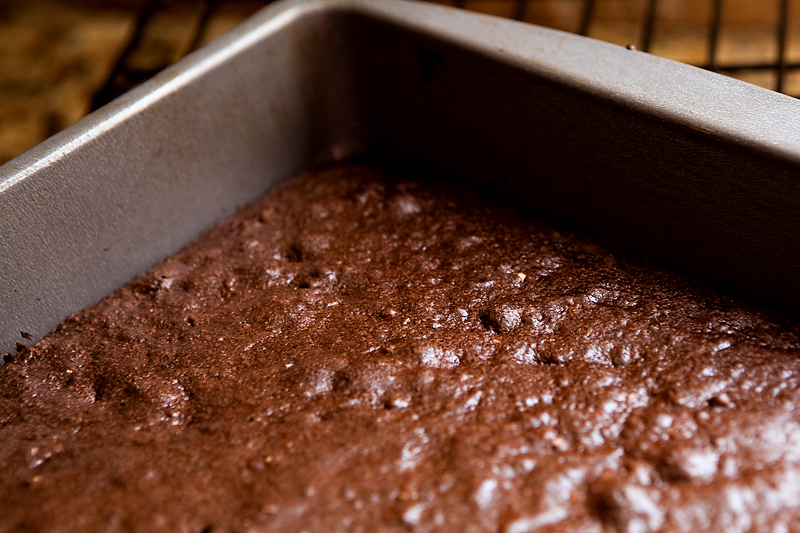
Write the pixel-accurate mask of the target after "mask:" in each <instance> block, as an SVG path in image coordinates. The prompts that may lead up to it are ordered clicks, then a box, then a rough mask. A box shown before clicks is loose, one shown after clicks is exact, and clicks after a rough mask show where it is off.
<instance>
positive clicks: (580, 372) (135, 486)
mask: <svg viewBox="0 0 800 533" xmlns="http://www.w3.org/2000/svg"><path fill="white" fill-rule="evenodd" d="M799 345H800V335H798V329H797V326H796V325H795V324H794V323H792V322H786V321H783V319H780V318H777V317H776V316H773V315H770V314H767V313H765V312H763V311H759V310H755V309H751V308H748V307H746V306H744V305H742V304H739V303H737V302H735V301H733V300H731V299H728V298H727V297H724V296H720V295H718V294H716V293H714V292H712V291H710V290H708V289H706V288H704V287H702V286H700V285H698V284H695V283H692V282H689V281H686V280H683V279H681V278H679V277H677V276H675V275H673V274H671V273H669V272H667V271H666V270H664V269H663V268H661V267H658V266H653V265H651V264H649V263H647V262H645V261H642V260H638V259H631V258H629V257H626V256H625V255H624V254H622V253H620V252H618V251H615V250H613V249H609V248H607V247H604V246H601V245H599V244H597V243H595V242H593V241H592V240H589V239H587V238H584V237H581V236H578V235H575V234H572V233H569V232H566V231H563V230H559V229H558V228H556V227H555V226H553V225H549V224H545V223H541V222H536V221H533V220H530V219H527V218H525V217H522V216H520V215H518V214H515V213H514V212H512V211H509V210H507V209H505V208H502V207H498V206H495V205H493V204H491V203H487V202H485V201H483V200H481V199H479V198H477V197H476V196H475V195H474V194H473V193H471V192H469V191H466V190H462V189H460V188H459V187H457V186H453V185H452V184H444V183H426V182H414V181H410V180H408V179H406V178H403V177H400V176H398V175H395V174H392V173H390V172H387V171H383V170H379V169H375V168H370V167H366V166H360V165H342V166H338V167H332V168H328V169H325V170H321V171H317V172H312V173H306V174H303V175H302V176H300V177H298V178H295V179H293V180H291V181H289V182H287V183H285V184H283V185H281V186H280V187H279V188H278V189H277V190H275V191H273V192H272V193H270V194H269V195H267V196H266V197H264V198H263V199H262V200H259V201H258V202H256V203H255V204H253V205H251V206H249V207H247V208H245V209H244V210H243V211H242V212H241V213H240V214H239V215H237V216H236V217H234V218H232V219H230V220H227V221H224V222H222V223H220V224H219V225H217V226H216V227H214V228H213V229H212V230H210V231H209V232H208V233H207V234H206V235H204V236H202V237H201V238H199V239H198V240H197V241H196V242H194V243H193V244H191V245H190V246H188V247H187V248H186V249H184V250H183V251H181V252H179V253H178V254H176V255H174V256H172V257H171V258H169V259H167V260H165V261H164V262H162V263H161V264H159V265H157V266H156V267H154V268H153V269H151V270H150V271H148V272H146V273H144V274H142V275H141V276H139V277H138V278H136V279H135V280H133V281H132V282H130V283H129V284H127V285H126V286H125V287H123V288H122V289H120V290H119V291H117V292H115V293H114V294H112V295H110V296H108V297H107V298H105V299H104V300H102V301H101V302H99V303H98V304H96V305H94V306H92V307H90V308H89V309H87V310H85V311H83V312H81V313H78V314H77V315H75V316H73V317H71V318H69V319H68V320H67V321H66V322H65V323H64V324H63V325H61V326H60V327H59V328H58V329H57V330H56V331H55V332H53V333H52V334H51V335H50V336H48V337H47V338H46V339H45V340H43V341H41V342H39V343H38V344H36V345H33V346H31V347H28V348H25V349H24V350H23V351H22V352H21V353H20V354H19V355H18V356H17V357H16V358H14V360H13V361H12V362H10V363H9V364H7V365H5V366H4V367H2V368H0V471H2V473H3V475H2V476H0V509H2V512H0V531H17V530H37V531H98V530H104V531H106V530H107V531H157V530H164V531H187V532H193V531H196V532H211V531H304V530H305V531H312V530H314V531H334V530H336V531H405V530H416V531H437V530H441V531H444V530H452V531H456V530H457V531H498V530H499V531H505V532H508V533H521V532H526V531H632V532H633V531H650V530H658V529H663V530H668V531H696V530H698V529H713V530H717V531H721V530H728V531H747V530H775V531H779V530H780V531H790V530H793V528H795V527H796V524H797V523H798V518H800V491H798V490H797V487H798V486H800V462H798V461H800V413H797V412H796V411H795V405H799V404H800V401H798V400H800V398H798V396H800V393H799V392H798V371H800V362H799V361H798V357H797V355H798V346H799Z"/></svg>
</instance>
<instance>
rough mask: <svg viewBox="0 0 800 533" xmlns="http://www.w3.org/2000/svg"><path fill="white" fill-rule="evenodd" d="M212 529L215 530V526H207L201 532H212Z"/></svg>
mask: <svg viewBox="0 0 800 533" xmlns="http://www.w3.org/2000/svg"><path fill="white" fill-rule="evenodd" d="M212 531H214V526H206V527H204V528H203V529H202V530H201V531H200V533H211V532H212Z"/></svg>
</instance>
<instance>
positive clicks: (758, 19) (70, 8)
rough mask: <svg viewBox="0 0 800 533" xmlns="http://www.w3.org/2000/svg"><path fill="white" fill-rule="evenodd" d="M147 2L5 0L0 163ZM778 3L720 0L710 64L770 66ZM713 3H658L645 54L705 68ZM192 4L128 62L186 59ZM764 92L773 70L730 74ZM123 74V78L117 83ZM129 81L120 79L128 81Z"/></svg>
mask: <svg viewBox="0 0 800 533" xmlns="http://www.w3.org/2000/svg"><path fill="white" fill-rule="evenodd" d="M147 1H149V0H111V1H103V0H24V1H22V0H4V1H3V2H2V3H0V67H2V68H0V163H3V162H6V161H8V160H9V159H11V158H13V157H15V156H17V155H19V154H20V153H22V152H24V151H25V150H27V149H29V148H31V147H33V146H34V145H36V144H38V143H39V142H41V141H42V140H44V139H46V138H47V137H49V136H50V135H52V134H54V133H56V132H58V131H60V130H61V129H63V128H65V127H66V126H69V125H70V124H72V123H74V122H75V121H77V120H78V119H80V118H81V117H82V116H84V115H85V114H86V113H87V112H88V111H89V110H90V109H91V106H92V101H93V98H94V97H95V95H96V94H97V93H98V91H100V90H101V88H102V87H103V86H104V85H106V84H107V81H108V78H109V74H110V73H111V71H112V69H113V67H114V65H115V63H116V62H117V60H118V58H119V57H120V54H121V52H122V51H123V49H124V48H125V47H126V45H127V44H128V43H129V41H130V40H131V35H132V33H133V32H134V29H135V27H136V21H137V17H138V16H139V14H140V13H141V10H142V9H143V7H144V6H145V5H146V3H147ZM649 1H651V0H594V2H593V10H592V18H591V23H590V24H589V26H588V28H585V29H586V30H587V33H588V35H589V36H590V37H594V38H597V39H602V40H605V41H610V42H613V43H617V44H620V45H623V46H624V45H628V44H633V45H636V46H639V45H640V43H641V42H642V39H643V31H644V30H643V28H644V20H645V18H646V13H647V8H648V2H649ZM781 1H782V0H767V1H760V0H724V2H723V4H722V11H721V19H720V26H719V41H718V45H717V51H716V62H717V64H718V65H720V66H721V67H724V66H725V65H734V64H742V63H769V62H774V61H776V58H777V56H778V50H779V45H778V40H777V25H778V20H779V9H780V2H781ZM713 2H714V0H660V2H659V3H658V4H657V8H656V12H655V18H654V20H655V24H654V25H653V32H652V36H651V39H650V40H651V42H650V52H651V53H653V54H656V55H660V56H663V57H668V58H671V59H675V60H678V61H684V62H688V63H692V64H696V65H707V64H708V61H709V44H708V37H709V32H710V31H711V30H710V21H711V17H712V12H713ZM265 3H267V2H266V1H265V0H261V1H259V0H228V1H226V2H224V3H222V4H221V7H220V8H219V9H218V10H217V11H216V12H215V13H214V14H213V16H212V17H211V18H210V19H209V21H208V24H207V26H206V29H205V31H204V32H203V34H202V35H201V36H200V42H201V43H203V42H208V41H210V40H212V39H214V38H215V37H217V36H219V35H221V34H222V33H224V32H225V31H227V30H228V29H230V28H231V27H233V26H234V25H235V24H237V23H238V22H240V21H241V20H243V19H244V18H246V17H248V16H249V15H251V14H252V13H254V12H255V11H256V10H258V9H259V8H260V7H262V6H263V5H264V4H265ZM436 3H439V4H447V5H454V4H456V5H459V6H463V7H464V8H466V9H470V10H474V11H480V12H484V13H490V14H493V15H499V16H506V17H512V16H517V17H519V16H521V18H522V19H523V20H525V21H528V22H532V23H535V24H541V25H544V26H549V27H553V28H558V29H562V30H566V31H571V32H578V31H579V30H580V29H581V21H582V17H583V15H584V13H585V9H586V5H587V0H528V1H527V2H524V5H521V4H520V2H519V0H516V1H515V0H466V1H458V0H437V1H436ZM202 12H203V3H202V2H201V1H200V0H173V1H172V2H171V3H170V6H169V7H168V8H166V9H163V10H160V11H159V12H158V13H157V14H156V15H155V16H154V17H153V18H152V19H151V20H150V22H149V23H148V24H147V26H146V30H145V33H144V35H143V36H142V39H141V41H140V45H139V46H138V47H137V48H136V49H135V50H134V51H133V53H131V54H130V56H129V57H128V61H127V66H128V67H130V68H132V69H133V70H135V71H137V72H144V73H147V72H155V71H157V70H159V69H160V68H163V67H164V66H167V65H169V64H171V63H173V62H174V61H176V60H178V59H180V58H181V57H182V56H183V55H185V54H186V53H187V52H188V51H189V48H191V46H192V41H193V39H194V38H195V34H196V33H197V32H196V30H197V28H198V24H199V22H200V19H201V16H202ZM788 13H789V24H788V27H787V40H786V49H785V58H786V60H787V62H789V63H792V62H800V0H789V3H788ZM730 74H731V75H735V76H736V77H739V78H741V79H744V80H745V81H748V82H751V83H755V84H757V85H761V86H763V87H767V88H775V86H776V71H775V70H743V71H734V72H730ZM123 81H125V80H123ZM127 81H130V80H127ZM783 90H784V92H786V93H788V94H796V95H800V70H798V71H797V72H794V71H792V70H789V71H787V75H786V76H785V80H784V87H783Z"/></svg>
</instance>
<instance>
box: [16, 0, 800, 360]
mask: <svg viewBox="0 0 800 533" xmlns="http://www.w3.org/2000/svg"><path fill="white" fill-rule="evenodd" d="M798 123H800V103H798V101H796V100H795V99H793V98H790V97H788V96H784V95H780V94H778V93H775V92H772V91H767V90H764V89H761V88H758V87H755V86H752V85H749V84H746V83H742V82H740V81H737V80H734V79H730V78H726V77H722V76H719V75H717V74H714V73H710V72H708V71H705V70H702V69H699V68H695V67H691V66H687V65H684V64H680V63H676V62H673V61H669V60H665V59H660V58H656V57H653V56H651V55H648V54H644V53H641V52H636V51H631V50H627V49H625V48H624V47H620V46H617V45H613V44H609V43H602V42H598V41H595V40H592V39H587V38H584V37H580V36H577V35H572V34H568V33H563V32H559V31H554V30H549V29H545V28H539V27H534V26H530V25H527V24H522V23H519V22H516V21H513V20H503V19H498V18H495V17H486V16H482V15H477V14H474V13H469V12H466V11H462V10H457V9H450V8H445V7H440V6H435V5H430V4H423V3H414V2H403V1H395V0H329V1H325V0H289V1H287V2H279V3H277V4H275V5H272V6H270V7H268V8H266V9H265V10H263V11H261V12H259V13H258V14H256V15H255V16H254V17H253V18H251V19H249V20H248V21H247V22H245V23H244V24H243V25H241V26H239V27H237V28H236V29H235V30H233V32H231V33H229V34H227V35H226V36H223V37H222V38H220V39H218V40H217V41H215V42H213V43H212V44H211V45H209V46H208V47H204V48H202V49H200V50H198V51H197V52H195V53H193V54H190V55H189V56H188V57H187V58H185V59H184V60H182V61H180V62H179V63H178V64H176V65H174V66H172V67H170V68H168V69H166V70H165V71H163V72H161V73H160V74H158V75H156V76H155V77H154V78H153V79H151V80H150V81H148V82H145V83H144V84H142V85H141V86H139V87H138V88H136V89H134V90H133V91H132V92H129V93H127V94H125V95H123V96H122V97H120V98H119V99H117V100H115V101H113V102H112V103H111V104H109V105H107V106H105V107H102V108H101V109H100V110H98V111H96V112H95V113H92V114H90V115H89V116H88V117H86V118H84V119H82V120H81V121H79V122H78V123H77V124H75V125H74V126H72V127H70V128H68V129H66V130H64V131H63V132H61V133H59V134H57V135H56V136H54V137H52V138H50V139H49V140H48V141H46V142H45V143H43V144H41V145H39V146H37V147H36V148H34V149H33V150H31V151H29V152H27V153H26V154H24V155H23V156H21V157H19V158H17V159H15V160H13V161H11V162H9V163H7V164H5V165H3V166H1V167H0V235H2V239H0V309H2V313H0V352H8V351H11V350H13V348H14V345H15V343H16V342H28V341H27V340H24V339H22V338H21V335H20V332H21V331H26V332H28V333H31V334H32V336H33V338H34V340H35V339H38V338H41V337H42V336H43V335H44V334H46V333H47V332H48V331H49V330H50V329H52V328H53V327H54V326H55V325H56V324H58V323H59V322H60V321H61V320H62V319H63V318H64V317H65V316H67V315H68V314H70V313H73V312H75V311H78V310H79V309H81V308H83V307H85V306H86V305H88V304H91V303H92V302H94V301H96V300H97V299H99V298H101V297H102V296H104V295H105V294H108V293H109V292H110V291H112V290H113V289H115V288H116V287H118V286H120V285H121V284H123V283H124V282H125V281H127V280H128V279H130V278H131V277H132V276H134V275H135V274H136V273H138V272H140V271H142V270H143V269H145V268H147V267H148V266H150V265H152V264H153V263H154V262H156V261H157V260H159V259H160V258H162V257H164V256H166V255H167V254H169V253H171V252H173V251H175V250H177V249H178V248H180V247H181V246H182V245H184V244H185V243H186V242H187V241H189V240H191V239H192V238H193V237H195V236H196V235H197V234H198V233H199V232H200V231H202V230H203V229H205V228H207V227H208V226H209V225H211V224H212V223H213V222H214V221H216V220H218V219H219V218H221V217H223V216H225V215H227V214H230V213H232V212H233V211H234V209H235V208H236V207H237V206H240V205H242V204H244V203H246V202H247V201H249V200H252V199H254V198H255V197H257V196H258V195H259V194H261V193H262V192H263V191H265V190H267V189H268V188H269V187H270V186H271V185H273V184H274V183H275V182H277V181H278V180H280V179H283V178H285V177H286V176H288V175H290V174H292V173H293V172H295V171H297V170H298V169H300V168H303V167H306V166H309V165H312V164H314V163H317V162H322V161H328V160H333V159H339V158H343V157H347V156H349V155H351V154H354V153H357V152H361V151H372V152H379V153H382V154H384V155H386V156H389V157H395V158H401V159H403V160H405V161H409V162H413V163H418V164H424V165H427V166H430V167H434V168H436V169H438V170H440V171H441V172H445V173H447V174H450V175H452V176H457V177H458V178H459V179H464V180H468V181H474V182H477V183H482V184H483V185H486V181H487V180H489V181H492V182H493V184H494V187H495V189H496V190H497V192H498V193H499V194H501V195H505V196H507V197H509V198H511V199H513V200H515V201H516V202H518V203H520V204H522V205H524V206H526V207H528V208H530V209H532V210H534V211H536V212H538V213H540V214H542V215H543V216H546V217H549V218H553V219H557V220H564V221H566V222H569V223H571V224H574V225H577V226H579V227H582V228H584V229H586V230H588V231H590V232H593V233H597V234H600V235H603V236H606V237H610V238H613V239H616V240H618V241H620V242H622V243H623V244H625V245H627V246H630V247H633V248H635V249H639V250H641V251H643V252H645V253H651V254H654V255H656V256H657V257H661V258H662V259H664V260H666V261H668V262H669V263H670V264H672V265H674V266H675V267H677V268H679V269H682V270H684V271H687V272H690V273H692V274H696V275H699V276H702V277H705V278H706V279H710V280H712V281H714V282H717V283H720V284H722V285H723V286H727V287H729V288H732V289H733V290H736V291H739V292H742V293H745V294H749V295H751V296H754V297H756V298H760V299H761V300H762V301H766V302H770V303H772V304H774V305H777V306H779V307H784V308H788V309H793V310H798V309H799V308H800V306H799V305H798V303H797V302H798V301H800V300H799V299H798V297H800V281H798V280H800V261H798V259H800V250H799V248H798V247H800V238H798V237H800V235H798V231H800V230H798V228H800V220H798V218H800V209H798V208H800V188H799V187H798V183H797V179H796V176H797V175H798V165H799V164H800V128H797V127H796V125H797V124H798Z"/></svg>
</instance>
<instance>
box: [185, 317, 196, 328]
mask: <svg viewBox="0 0 800 533" xmlns="http://www.w3.org/2000/svg"><path fill="white" fill-rule="evenodd" d="M186 323H187V324H189V325H190V326H192V327H194V326H195V321H194V318H192V317H190V316H189V317H186Z"/></svg>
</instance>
